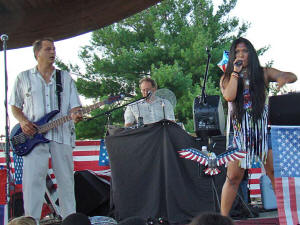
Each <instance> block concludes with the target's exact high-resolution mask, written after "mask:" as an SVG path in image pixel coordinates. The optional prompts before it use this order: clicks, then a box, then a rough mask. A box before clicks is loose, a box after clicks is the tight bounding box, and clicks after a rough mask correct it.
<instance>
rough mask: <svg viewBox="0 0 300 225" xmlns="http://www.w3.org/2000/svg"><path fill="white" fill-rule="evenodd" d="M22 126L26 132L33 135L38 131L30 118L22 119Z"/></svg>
mask: <svg viewBox="0 0 300 225" xmlns="http://www.w3.org/2000/svg"><path fill="white" fill-rule="evenodd" d="M20 126H21V128H22V131H23V133H24V134H27V135H30V136H33V135H34V134H35V133H36V132H37V126H36V125H35V124H34V123H32V122H30V121H29V120H22V121H20Z"/></svg>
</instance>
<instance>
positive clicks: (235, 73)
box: [231, 72, 240, 78]
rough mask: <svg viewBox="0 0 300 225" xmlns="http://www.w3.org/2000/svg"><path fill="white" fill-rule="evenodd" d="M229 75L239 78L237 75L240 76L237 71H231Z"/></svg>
mask: <svg viewBox="0 0 300 225" xmlns="http://www.w3.org/2000/svg"><path fill="white" fill-rule="evenodd" d="M231 76H234V77H236V78H239V77H240V76H239V74H238V73H237V72H232V73H231Z"/></svg>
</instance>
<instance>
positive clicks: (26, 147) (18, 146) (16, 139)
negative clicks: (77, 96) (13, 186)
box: [10, 95, 124, 156]
mask: <svg viewBox="0 0 300 225" xmlns="http://www.w3.org/2000/svg"><path fill="white" fill-rule="evenodd" d="M123 98H124V95H118V96H112V97H109V98H108V99H107V100H105V101H102V102H98V103H96V104H93V105H91V106H88V107H85V108H82V110H81V111H82V113H83V114H84V113H88V112H90V111H92V110H94V109H96V108H99V107H100V106H102V105H106V104H111V103H113V102H116V101H118V100H121V99H123ZM57 113H59V110H54V111H52V112H50V113H48V114H46V115H45V116H43V117H42V118H41V119H39V120H38V121H36V122H34V124H35V125H37V127H36V130H37V132H36V133H35V134H34V135H32V136H31V135H27V134H25V133H23V132H22V128H21V126H20V124H17V125H15V126H14V128H13V129H12V131H11V133H10V143H11V147H12V149H13V151H14V152H15V153H16V154H17V155H18V156H24V155H27V154H29V153H30V152H31V151H32V149H33V148H34V147H35V146H36V145H38V144H40V143H47V142H49V140H48V139H47V138H45V137H44V134H46V133H47V132H48V131H49V130H51V129H53V128H55V127H58V126H60V125H62V124H64V123H65V122H67V121H70V120H71V119H72V118H71V115H66V116H63V117H61V118H58V119H56V120H53V121H50V120H51V119H52V118H53V117H54V116H55V115H56V114H57ZM49 121H50V122H49Z"/></svg>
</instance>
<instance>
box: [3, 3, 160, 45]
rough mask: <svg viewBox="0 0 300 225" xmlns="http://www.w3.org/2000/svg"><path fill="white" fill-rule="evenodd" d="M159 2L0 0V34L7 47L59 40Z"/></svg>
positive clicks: (100, 26)
mask: <svg viewBox="0 0 300 225" xmlns="http://www.w3.org/2000/svg"><path fill="white" fill-rule="evenodd" d="M159 1H160V0H0V35H1V34H7V35H8V36H9V40H8V42H7V48H8V49H14V48H20V47H26V46H30V45H31V44H32V43H33V42H34V41H35V40H36V39H39V38H41V37H53V38H54V40H62V39H66V38H70V37H74V36H77V35H80V34H83V33H86V32H89V31H93V30H96V29H99V28H102V27H105V26H107V25H110V24H112V23H114V22H117V21H119V20H122V19H124V18H126V17H129V16H131V15H133V14H135V13H137V12H140V11H142V10H144V9H146V8H148V7H150V6H152V5H154V4H156V3H157V2H159ZM1 48H2V46H1Z"/></svg>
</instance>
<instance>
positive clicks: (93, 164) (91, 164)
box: [74, 161, 101, 171]
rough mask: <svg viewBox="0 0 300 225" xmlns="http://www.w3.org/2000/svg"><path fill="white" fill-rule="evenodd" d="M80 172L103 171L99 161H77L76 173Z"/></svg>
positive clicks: (75, 163) (75, 164)
mask: <svg viewBox="0 0 300 225" xmlns="http://www.w3.org/2000/svg"><path fill="white" fill-rule="evenodd" d="M80 170H101V167H100V166H99V163H98V161H81V162H80V161H75V162H74V171H80Z"/></svg>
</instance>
